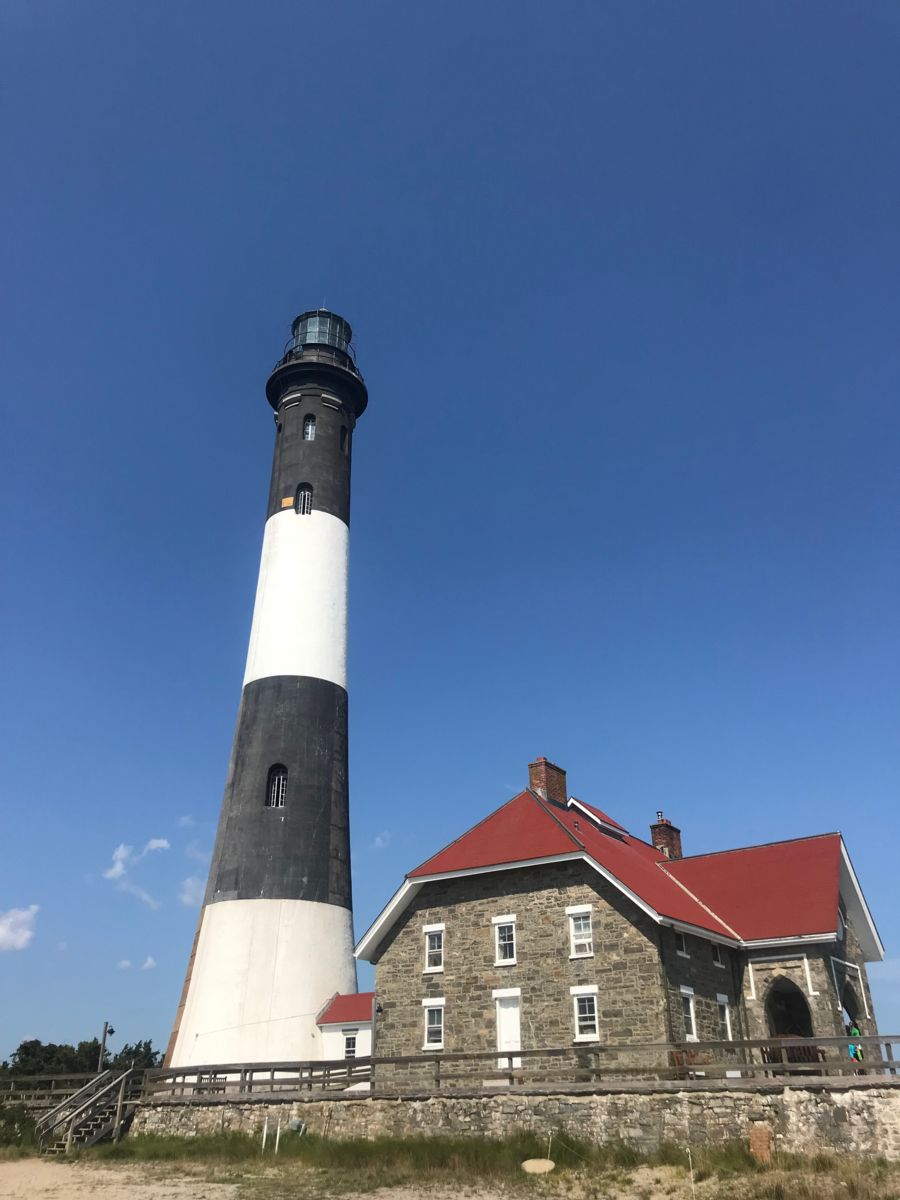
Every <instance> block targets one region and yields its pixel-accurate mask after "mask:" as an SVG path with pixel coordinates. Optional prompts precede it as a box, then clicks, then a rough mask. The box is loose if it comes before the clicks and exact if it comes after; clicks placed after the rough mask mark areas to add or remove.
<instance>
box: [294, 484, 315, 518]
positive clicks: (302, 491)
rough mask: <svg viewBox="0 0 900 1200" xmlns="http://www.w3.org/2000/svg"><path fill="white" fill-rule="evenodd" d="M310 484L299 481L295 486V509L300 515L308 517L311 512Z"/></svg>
mask: <svg viewBox="0 0 900 1200" xmlns="http://www.w3.org/2000/svg"><path fill="white" fill-rule="evenodd" d="M312 492H313V490H312V484H310V483H301V484H300V486H299V487H298V488H297V501H296V509H297V512H298V513H299V514H300V516H301V517H308V516H309V514H310V513H311V512H312Z"/></svg>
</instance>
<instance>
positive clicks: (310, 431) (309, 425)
mask: <svg viewBox="0 0 900 1200" xmlns="http://www.w3.org/2000/svg"><path fill="white" fill-rule="evenodd" d="M303 440H304V442H314V441H315V440H316V418H315V417H314V416H313V415H312V413H307V414H306V416H305V417H304V418H303Z"/></svg>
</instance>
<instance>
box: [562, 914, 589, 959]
mask: <svg viewBox="0 0 900 1200" xmlns="http://www.w3.org/2000/svg"><path fill="white" fill-rule="evenodd" d="M566 916H567V917H568V918H569V957H570V958H591V957H592V956H593V953H594V928H593V918H592V915H591V906H590V904H572V905H570V906H569V907H568V908H567V909H566Z"/></svg>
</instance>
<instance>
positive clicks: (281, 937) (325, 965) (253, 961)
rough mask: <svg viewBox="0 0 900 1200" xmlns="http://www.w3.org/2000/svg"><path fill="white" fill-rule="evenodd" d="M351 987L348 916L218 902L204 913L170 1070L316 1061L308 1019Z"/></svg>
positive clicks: (328, 907) (320, 907)
mask: <svg viewBox="0 0 900 1200" xmlns="http://www.w3.org/2000/svg"><path fill="white" fill-rule="evenodd" d="M355 991H356V963H355V960H354V958H353V918H352V915H351V913H350V910H349V909H347V908H341V907H339V906H338V905H336V904H319V903H316V902H314V901H311V900H223V901H220V902H218V903H216V904H209V905H207V907H206V908H205V909H204V910H203V915H202V919H201V923H200V931H199V935H198V938H197V948H196V952H195V955H194V960H193V967H192V970H191V975H190V979H189V981H188V984H187V995H186V997H185V1004H184V1011H183V1013H182V1015H181V1023H180V1025H179V1028H178V1032H177V1035H176V1038H175V1047H174V1050H173V1052H172V1056H171V1060H170V1063H169V1065H170V1066H171V1067H192V1066H205V1065H214V1064H220V1063H251V1062H256V1063H265V1062H303V1061H309V1060H316V1059H319V1058H321V1057H322V1051H321V1035H320V1032H319V1030H318V1028H317V1026H316V1016H317V1014H318V1013H319V1011H320V1010H321V1008H322V1006H323V1005H324V1004H325V1002H326V1001H327V1000H329V999H330V998H331V997H332V996H333V995H334V993H335V992H355Z"/></svg>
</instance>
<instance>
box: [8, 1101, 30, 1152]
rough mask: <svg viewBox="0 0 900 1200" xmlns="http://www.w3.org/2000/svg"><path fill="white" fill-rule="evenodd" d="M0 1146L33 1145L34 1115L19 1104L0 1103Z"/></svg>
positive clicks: (23, 1146) (20, 1147)
mask: <svg viewBox="0 0 900 1200" xmlns="http://www.w3.org/2000/svg"><path fill="white" fill-rule="evenodd" d="M0 1146H4V1147H17V1148H19V1149H23V1148H28V1147H31V1146H34V1117H32V1115H31V1113H30V1112H29V1111H28V1109H27V1108H24V1107H23V1106H22V1105H21V1104H0Z"/></svg>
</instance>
